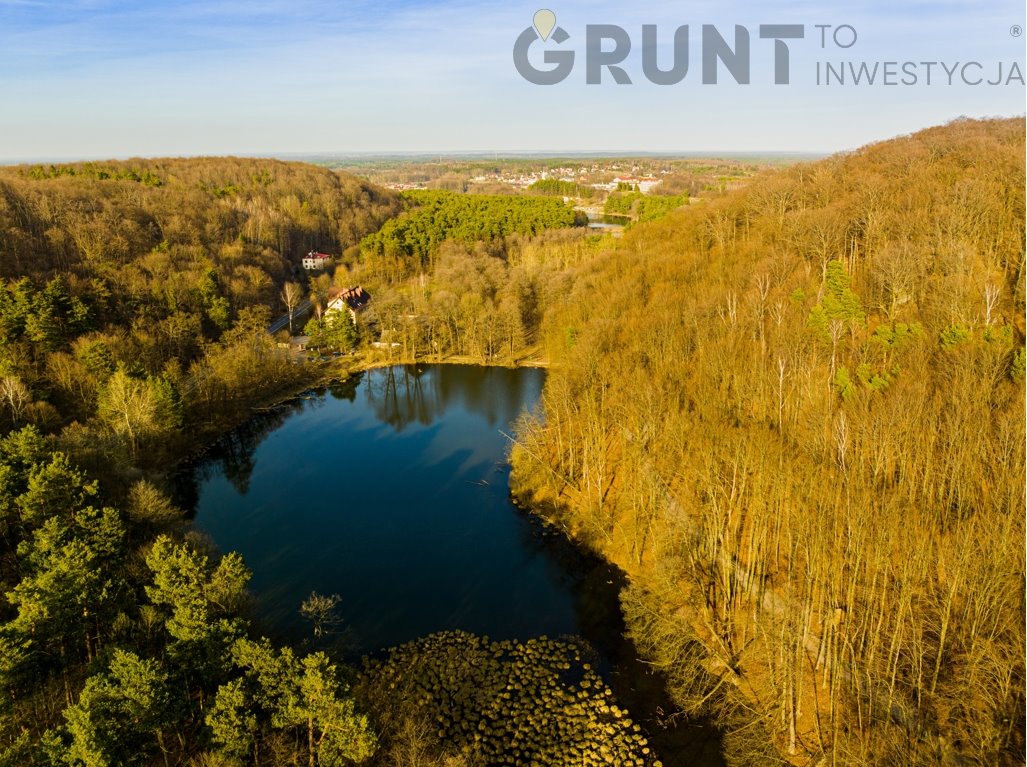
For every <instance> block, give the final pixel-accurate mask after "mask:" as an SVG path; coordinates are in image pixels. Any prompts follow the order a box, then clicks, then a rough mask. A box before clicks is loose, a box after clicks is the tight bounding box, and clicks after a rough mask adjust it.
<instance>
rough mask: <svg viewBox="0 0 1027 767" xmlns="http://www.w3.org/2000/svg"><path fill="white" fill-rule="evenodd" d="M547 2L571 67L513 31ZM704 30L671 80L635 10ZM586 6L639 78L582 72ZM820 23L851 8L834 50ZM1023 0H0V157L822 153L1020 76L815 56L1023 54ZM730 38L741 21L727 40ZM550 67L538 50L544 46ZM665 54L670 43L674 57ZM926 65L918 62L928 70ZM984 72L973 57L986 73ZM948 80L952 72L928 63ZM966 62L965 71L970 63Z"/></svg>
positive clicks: (1006, 60) (1019, 103)
mask: <svg viewBox="0 0 1027 767" xmlns="http://www.w3.org/2000/svg"><path fill="white" fill-rule="evenodd" d="M539 7H549V8H551V9H552V10H553V11H554V12H555V13H556V15H557V20H558V23H559V25H560V26H561V27H563V28H564V29H566V30H567V32H568V33H569V34H570V35H571V37H570V40H568V41H567V42H566V43H565V44H563V45H562V46H556V45H554V44H553V43H552V41H551V42H550V43H548V44H543V43H541V42H538V43H536V44H535V45H534V46H533V48H532V51H533V56H536V55H538V56H540V55H541V51H542V50H543V49H546V48H548V49H553V50H556V49H572V50H575V52H576V56H577V60H576V65H575V68H574V70H573V72H572V74H571V75H570V76H569V77H568V78H567V80H565V81H564V82H562V83H560V84H558V85H554V86H538V85H532V84H530V83H528V82H526V81H524V80H523V79H521V78H520V76H519V75H518V74H517V72H516V70H515V69H514V66H513V63H512V48H513V43H514V40H515V39H516V37H517V35H518V34H519V33H520V32H521V30H523V29H524V28H525V27H527V26H529V25H530V24H531V18H532V15H533V14H534V12H535V11H536V10H537V9H538V8H539ZM648 23H652V24H657V25H658V27H659V30H660V40H661V43H663V42H666V44H667V50H666V51H664V52H665V53H666V54H667V56H668V57H669V55H670V50H669V42H670V40H671V37H672V35H673V32H674V30H675V29H676V27H678V26H679V25H682V24H689V25H690V29H691V33H692V34H691V55H690V61H691V65H690V69H689V73H688V76H687V77H686V78H685V80H684V81H683V82H682V83H680V84H678V85H674V86H654V85H652V84H650V83H648V82H647V81H646V80H645V79H644V78H643V76H642V72H641V64H640V50H641V26H642V24H648ZM704 23H712V24H716V25H717V27H718V29H720V30H721V31H722V33H723V34H724V35H725V36H728V37H729V36H730V34H731V33H732V30H733V25H734V24H741V25H743V26H746V27H747V28H748V29H749V30H750V31H751V33H752V64H751V70H752V83H751V84H750V85H748V86H740V85H738V84H736V83H734V82H733V81H731V80H730V78H727V77H726V75H724V78H725V79H727V80H728V82H723V79H722V82H721V83H720V84H718V85H703V84H702V83H701V82H700V79H699V77H700V52H701V46H700V44H699V39H698V38H699V35H698V33H699V28H700V26H701V25H702V24H704ZM766 23H775V24H784V23H791V24H804V25H805V27H806V35H807V36H806V38H805V39H804V40H801V41H794V42H792V43H791V44H790V48H791V57H792V64H791V73H792V84H791V85H789V86H775V85H773V84H772V79H773V43H772V42H771V41H767V40H760V39H759V38H758V33H757V30H758V26H759V24H766ZM586 24H618V25H620V26H622V27H624V28H625V29H626V30H627V31H628V32H629V34H630V35H631V38H632V42H633V49H632V53H631V55H630V57H629V58H628V60H627V61H626V62H625V65H624V66H625V69H626V70H627V71H628V73H629V75H630V76H631V78H632V80H633V84H632V85H623V86H618V85H616V84H614V83H613V82H612V81H608V82H604V83H603V84H601V85H598V86H588V85H585V67H584V55H585V51H584V47H585V46H584V37H585V25H586ZM815 24H833V25H837V24H851V25H852V26H853V27H854V28H855V29H856V30H857V31H858V33H859V40H858V42H857V43H856V45H855V46H853V47H852V48H850V49H848V50H838V49H835V48H833V46H832V47H830V48H829V49H828V50H821V48H820V41H819V35H820V33H819V31H818V30H816V29H815V28H814V26H813V25H815ZM1014 25H1019V26H1020V27H1024V26H1027V23H1025V13H1024V5H1023V2H1022V0H989V1H988V2H977V3H972V2H958V3H957V2H930V3H928V2H909V1H908V0H895V2H883V1H881V0H869V1H865V2H859V1H857V0H842V2H840V3H836V4H833V5H832V7H831V9H830V10H825V8H824V4H822V3H813V2H805V0H798V1H793V0H785V1H784V2H778V3H770V2H764V1H762V0H761V1H759V2H747V3H740V2H732V1H731V0H728V1H727V2H711V1H710V0H693V1H690V2H687V3H685V2H656V1H655V0H635V2H631V3H623V2H622V3H614V2H610V1H609V0H599V1H598V2H584V1H583V0H570V1H569V2H564V1H563V0H560V1H559V2H558V1H557V0H553V1H552V2H549V0H541V2H534V3H530V4H529V3H519V2H515V3H509V2H504V3H495V2H486V3H469V2H463V1H462V0H461V1H456V2H453V1H445V2H442V1H438V0H435V1H433V0H386V1H385V2H365V1H364V0H358V1H356V2H345V1H343V2H340V1H338V0H247V1H245V2H244V1H243V0H207V1H206V2H197V1H196V0H185V1H184V2H168V3H163V2H152V1H151V0H135V1H134V2H127V1H126V0H52V1H51V0H0V105H2V107H0V159H6V160H11V159H26V158H32V159H37V158H82V157H129V156H135V155H147V156H169V155H170V156H175V155H195V154H225V153H236V154H265V153H266V154H281V153H314V152H360V151H401V152H414V151H428V152H444V151H470V150H476V151H482V150H485V151H491V150H497V151H503V150H520V151H532V150H536V151H542V150H555V151H571V150H574V151H589V150H614V151H629V150H635V151H657V152H672V151H723V152H730V151H767V150H774V151H815V152H829V151H836V150H841V149H848V148H852V147H855V146H859V145H861V144H864V143H866V142H868V141H873V140H877V139H881V138H886V137H889V136H893V135H896V134H900V133H907V132H910V131H913V130H917V129H919V128H922V127H924V126H927V125H932V124H937V123H940V122H945V121H947V120H950V119H952V118H954V117H957V116H960V115H969V116H984V115H1003V116H1008V115H1019V114H1023V113H1024V111H1025V105H1024V99H1025V89H1024V87H1023V86H1022V85H1021V84H1020V83H1019V82H1016V83H1014V84H1010V85H1000V86H989V85H979V86H968V85H963V84H956V85H952V86H949V85H946V84H941V85H932V86H926V85H922V84H918V85H915V86H894V87H886V86H881V85H876V86H873V87H866V86H863V87H852V86H846V87H841V86H837V85H832V86H831V87H823V86H821V87H817V86H816V84H815V75H816V62H817V61H825V60H827V61H831V62H833V63H836V64H837V63H839V62H850V61H851V62H856V63H857V64H858V63H859V62H862V61H870V62H873V61H878V60H881V61H899V62H903V61H913V62H921V61H939V62H942V61H944V62H947V63H949V64H950V65H953V64H956V63H957V62H958V63H960V64H962V63H964V62H967V61H978V62H980V63H981V64H982V65H983V71H982V72H981V74H982V75H983V76H984V77H985V78H986V79H995V78H996V77H997V75H998V67H999V64H1000V63H1001V65H1002V67H1003V77H1005V76H1007V73H1008V69H1009V66H1010V64H1012V63H1013V62H1016V63H1017V64H1018V65H1019V67H1020V71H1027V67H1025V63H1024V58H1025V56H1024V40H1025V38H1024V37H1022V36H1021V37H1014V36H1013V35H1012V34H1011V32H1010V29H1011V28H1012V27H1013V26H1014ZM729 39H730V37H729ZM533 60H536V61H538V62H539V63H540V59H533ZM666 60H667V59H661V62H663V61H666ZM919 71H920V72H921V74H922V72H923V70H922V68H921V69H920V70H919ZM973 74H976V72H974V73H973ZM939 76H940V79H941V80H942V81H944V80H945V78H944V75H943V73H942V72H941V71H940V69H938V68H936V69H935V77H936V78H937V77H939ZM957 80H958V76H957Z"/></svg>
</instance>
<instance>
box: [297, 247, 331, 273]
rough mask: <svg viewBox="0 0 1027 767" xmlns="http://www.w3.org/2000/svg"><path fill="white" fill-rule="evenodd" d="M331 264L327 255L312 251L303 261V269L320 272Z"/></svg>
mask: <svg viewBox="0 0 1027 767" xmlns="http://www.w3.org/2000/svg"><path fill="white" fill-rule="evenodd" d="M331 262H332V257H331V256H329V255H328V254H327V253H318V252H317V251H315V250H312V251H310V252H309V253H307V255H306V257H305V258H304V259H303V268H304V269H306V270H307V271H309V272H315V271H321V270H322V269H327V268H328V265H329V264H330V263H331Z"/></svg>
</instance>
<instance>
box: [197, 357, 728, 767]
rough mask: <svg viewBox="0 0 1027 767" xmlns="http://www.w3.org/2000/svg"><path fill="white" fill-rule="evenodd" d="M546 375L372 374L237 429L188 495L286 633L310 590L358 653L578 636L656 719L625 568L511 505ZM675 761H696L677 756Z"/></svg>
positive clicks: (294, 634)
mask: <svg viewBox="0 0 1027 767" xmlns="http://www.w3.org/2000/svg"><path fill="white" fill-rule="evenodd" d="M544 376H545V373H544V371H541V370H531V369H517V370H509V369H505V368H481V367H471V366H427V367H420V368H415V367H394V368H388V369H381V370H373V371H369V372H367V373H363V374H361V375H359V376H356V377H354V378H353V379H350V380H349V381H347V382H345V383H342V384H337V385H334V386H332V387H330V388H329V389H327V390H324V391H318V392H312V393H310V394H308V395H305V396H304V397H302V398H300V399H298V400H296V401H293V402H291V403H287V404H286V405H283V406H282V407H281V408H277V409H275V410H274V411H272V412H269V413H267V414H263V415H259V416H257V417H255V418H253V419H252V420H251V421H250V422H248V423H247V424H246V425H244V426H243V427H241V428H240V429H237V430H236V431H235V432H233V433H232V434H230V435H228V436H226V437H225V438H224V439H223V440H222V441H221V442H220V443H219V444H218V445H217V446H215V448H214V449H213V450H212V451H211V452H210V453H209V455H208V456H206V457H205V459H204V460H202V461H200V462H199V463H197V464H196V465H194V466H193V467H191V468H190V469H189V470H188V471H187V472H186V473H185V474H184V476H183V484H182V488H183V501H184V502H185V503H186V504H187V505H191V506H192V507H193V508H194V509H195V520H196V523H197V525H198V526H199V527H201V528H202V529H203V530H204V531H206V532H207V533H208V534H209V535H210V536H211V537H212V538H213V539H214V541H215V542H216V543H217V545H218V546H219V547H220V548H221V549H222V550H225V551H229V550H232V551H238V552H240V553H241V554H242V555H243V557H244V558H245V560H246V563H247V565H248V566H249V567H250V569H251V570H252V571H253V579H252V581H251V590H252V591H253V593H254V595H255V606H254V610H255V617H256V619H257V620H258V621H259V623H260V625H261V628H262V629H263V630H264V631H266V632H270V633H272V634H273V635H275V636H277V637H278V638H280V639H286V640H292V641H296V640H301V639H304V638H307V637H309V636H310V634H311V631H310V626H309V625H307V624H306V623H305V622H304V621H303V620H302V619H301V618H300V616H299V613H298V610H299V606H300V603H301V602H302V601H303V600H304V599H305V598H306V597H307V596H308V595H309V594H310V593H311V591H318V592H320V593H322V594H339V595H340V596H341V598H342V599H341V603H340V605H339V613H340V615H341V617H342V619H343V626H344V627H345V629H344V632H343V634H342V644H341V649H342V650H343V651H344V652H345V653H346V654H347V655H348V656H349V657H350V658H351V659H354V658H356V657H357V656H359V655H360V654H361V653H366V652H374V651H376V650H378V649H380V648H383V647H388V646H392V645H397V644H401V643H403V642H406V641H409V640H411V639H414V638H417V637H420V636H424V635H426V634H430V633H433V632H436V631H442V630H451V629H462V630H466V631H471V632H474V633H477V634H485V635H488V636H490V637H492V638H495V639H505V638H510V639H513V638H518V639H527V638H530V637H533V636H538V635H542V634H547V635H549V636H559V635H563V634H577V635H581V636H583V637H585V638H586V639H587V640H588V641H589V642H591V644H592V645H593V646H594V647H596V649H597V653H598V656H599V661H600V664H601V667H602V668H604V670H605V671H606V674H607V676H608V678H610V680H611V684H612V685H613V687H614V690H615V692H617V693H618V696H619V697H621V698H622V700H623V699H625V698H631V696H633V695H637V697H638V700H637V701H636V703H635V704H634V706H635V708H637V709H647V710H637V711H636V710H635V709H634V708H633V709H632V711H633V713H634V714H635V717H636V719H638V720H641V721H642V722H643V723H645V722H646V720H647V716H649V717H652V716H655V714H654V713H653V712H655V711H656V710H657V708H658V707H659V706H660V704H661V702H662V699H660V690H659V689H658V688H659V684H658V680H654V679H653V678H652V675H651V674H649V673H648V671H647V670H645V667H643V666H642V665H641V664H639V663H638V662H637V659H636V658H635V656H634V652H633V648H631V646H630V645H629V644H628V643H626V642H625V641H624V640H623V639H622V637H621V634H622V632H623V628H624V626H623V622H622V620H621V616H620V611H619V603H618V597H617V595H618V591H619V588H620V586H621V585H622V583H623V580H622V576H621V574H620V573H619V572H618V571H617V570H616V569H615V568H612V567H610V566H608V565H606V564H605V563H602V562H601V561H599V560H597V559H596V558H594V557H592V556H590V555H588V554H585V553H583V552H582V551H580V550H579V549H577V548H576V547H575V546H573V545H571V544H570V543H568V542H567V541H566V540H565V539H563V537H562V536H561V535H558V534H556V533H554V532H553V531H552V530H551V529H548V528H547V527H546V526H544V525H543V524H542V523H541V522H539V521H538V520H537V519H535V518H533V517H531V516H530V515H528V514H525V513H524V512H522V511H520V510H518V509H517V508H516V507H514V506H513V504H512V503H511V502H510V499H509V494H508V484H509V466H508V465H507V463H506V454H507V449H508V447H509V440H508V439H507V437H506V436H504V432H506V433H510V432H511V431H512V428H513V426H512V424H513V423H514V422H515V421H516V419H517V418H518V417H519V416H520V414H522V413H523V412H525V411H526V410H529V409H531V408H533V407H534V406H535V404H536V403H537V401H538V398H539V396H540V392H541V390H542V384H543V382H544ZM654 686H655V688H657V689H656V692H655V693H653V692H652V690H650V689H649V688H651V687H654ZM618 688H620V689H619V690H618ZM625 702H626V703H627V704H628V706H629V708H632V703H631V701H630V700H625ZM662 704H663V705H664V706H666V703H665V702H662ZM648 729H650V730H652V729H653V728H652V726H651V724H650V726H649V727H648ZM652 734H655V733H652ZM686 734H687V735H688V737H690V738H693V739H695V741H696V743H697V744H698V745H696V746H695V748H693V750H692V751H691V752H690V753H691V756H690V758H689V760H688V762H687V763H689V764H696V765H699V764H717V763H718V760H717V759H716V758H712V760H710V759H707V758H706V757H707V756H711V755H713V756H714V757H715V755H716V754H719V748H718V747H717V743H716V742H715V741H716V738H715V737H714V736H713V735H711V732H710V731H709V730H708V729H707V730H704V731H700V729H696V732H694V733H686ZM654 745H658V744H655V743H654ZM676 748H677V747H674V749H672V750H675V749H676ZM661 750H663V749H661ZM668 757H670V758H668ZM664 762H665V764H668V765H669V764H675V763H685V762H680V761H679V760H678V759H676V758H673V757H672V756H671V754H670V753H667V754H666V755H665V758H664Z"/></svg>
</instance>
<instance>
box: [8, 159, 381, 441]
mask: <svg viewBox="0 0 1027 767" xmlns="http://www.w3.org/2000/svg"><path fill="white" fill-rule="evenodd" d="M399 210H400V202H399V199H398V198H397V197H396V196H395V195H393V194H392V193H390V192H387V191H385V190H381V189H378V188H376V187H372V186H370V185H368V184H366V183H363V182H360V181H358V180H357V179H355V178H353V177H351V176H348V175H345V174H338V173H334V172H332V171H328V170H325V169H321V168H316V167H313V166H310V165H301V164H298V163H285V162H278V161H275V160H257V159H239V158H203V159H178V160H130V161H126V162H105V163H81V164H75V165H58V166H53V165H51V166H18V167H9V168H0V341H2V343H0V392H2V396H0V399H2V406H0V424H3V425H5V426H7V427H19V426H22V425H24V424H25V423H34V424H36V425H38V426H40V427H41V428H43V429H44V430H49V431H58V430H60V429H62V428H63V427H65V426H67V425H68V424H70V423H72V422H74V421H77V422H78V423H79V424H86V423H87V422H90V421H93V420H94V417H96V422H97V425H98V426H99V427H100V428H99V429H96V430H95V433H92V432H89V431H88V429H87V430H86V432H85V433H83V432H82V429H84V428H86V427H79V428H78V429H77V430H72V431H71V432H69V433H68V434H67V437H68V440H69V443H70V444H73V445H74V444H76V443H77V444H79V445H81V446H83V450H85V448H86V447H87V446H88V447H89V449H95V450H96V452H97V457H98V458H97V459H98V460H101V461H106V460H107V459H109V458H110V456H111V454H114V455H119V456H120V455H122V453H123V452H125V451H127V452H128V453H129V455H128V456H123V457H125V459H126V460H127V461H135V460H137V454H138V453H139V450H140V447H141V446H142V445H144V444H146V443H147V442H149V443H151V444H153V443H155V442H157V441H160V439H161V438H162V437H163V436H166V435H167V434H169V433H172V432H174V431H176V430H178V429H180V428H181V427H182V426H183V424H184V423H189V422H192V423H197V422H204V421H206V420H208V419H210V418H218V417H220V416H222V415H224V414H225V413H226V412H229V411H231V410H232V409H233V408H234V407H236V405H237V404H239V403H249V402H253V401H256V400H259V399H260V398H261V397H262V396H266V394H267V392H270V391H274V390H275V389H276V388H277V387H280V386H282V385H284V384H288V383H289V382H290V381H291V380H294V379H295V378H296V376H297V375H298V374H299V371H298V370H297V369H296V367H295V366H294V365H291V364H290V363H289V361H288V360H287V359H284V358H283V357H282V355H280V354H278V353H277V352H276V351H275V350H274V344H273V341H272V339H271V338H270V337H269V336H267V334H266V332H265V330H266V326H267V322H268V320H269V317H270V316H271V315H272V314H275V315H277V314H279V313H280V312H282V311H284V305H283V304H282V302H281V299H280V297H279V296H280V291H281V288H282V285H283V283H284V282H285V281H286V280H288V279H291V278H292V275H293V274H294V272H295V270H296V268H297V264H298V263H299V261H300V259H301V258H302V256H303V255H305V254H306V253H307V251H309V250H311V249H318V250H325V251H328V252H330V253H333V254H338V253H341V252H342V251H343V249H345V248H347V247H349V246H352V245H355V244H356V243H357V242H359V240H360V239H361V238H362V237H363V236H364V235H367V234H369V233H371V232H373V231H375V230H377V229H378V227H379V226H381V224H382V222H383V221H385V220H386V219H387V218H388V217H389V216H391V215H394V214H396V213H398V212H399ZM109 440H112V441H109ZM123 448H124V450H123ZM81 457H83V456H80V458H81Z"/></svg>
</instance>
